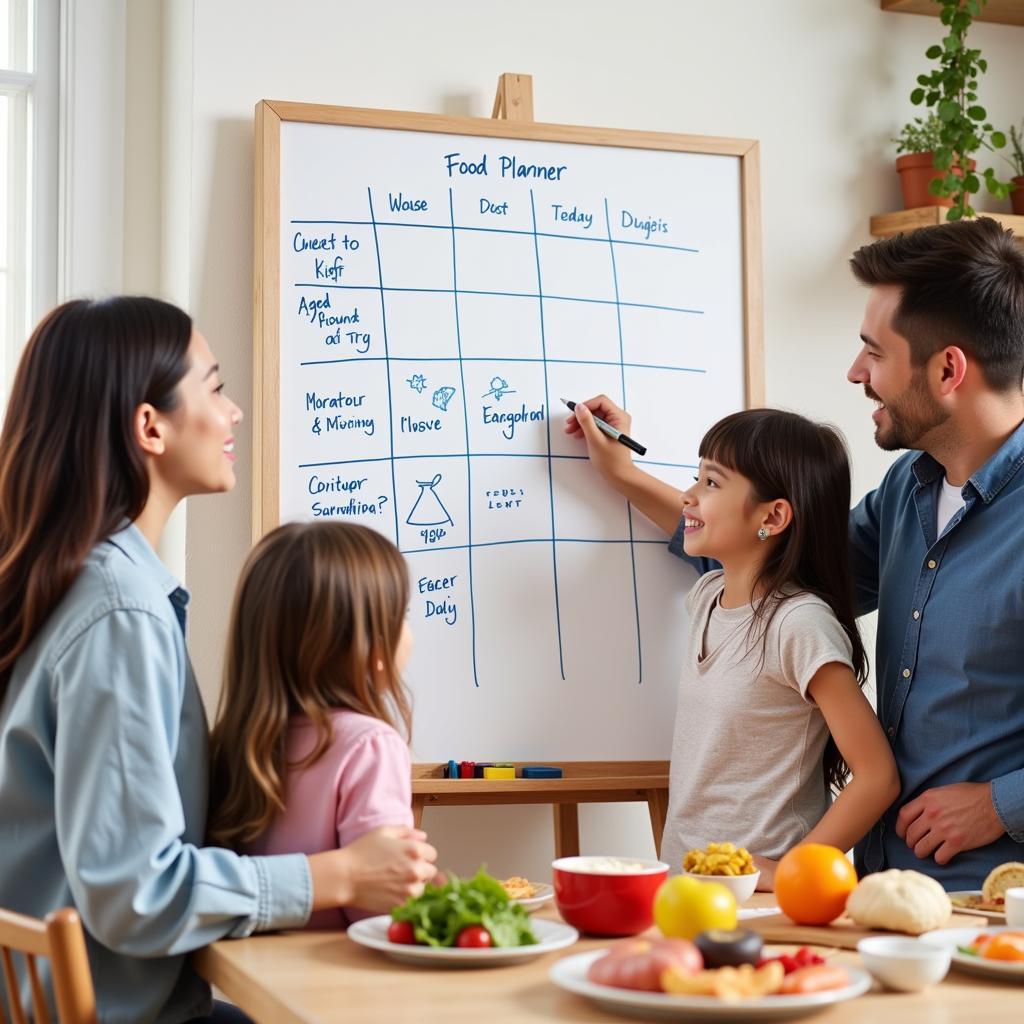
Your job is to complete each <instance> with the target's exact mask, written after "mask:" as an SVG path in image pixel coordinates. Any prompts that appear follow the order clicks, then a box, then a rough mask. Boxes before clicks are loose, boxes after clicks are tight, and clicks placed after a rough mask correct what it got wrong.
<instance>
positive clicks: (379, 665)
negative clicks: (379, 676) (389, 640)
mask: <svg viewBox="0 0 1024 1024" xmlns="http://www.w3.org/2000/svg"><path fill="white" fill-rule="evenodd" d="M377 671H378V672H383V671H384V662H383V661H381V660H380V658H378V659H377Z"/></svg>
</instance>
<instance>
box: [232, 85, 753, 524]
mask: <svg viewBox="0 0 1024 1024" xmlns="http://www.w3.org/2000/svg"><path fill="white" fill-rule="evenodd" d="M282 121H298V122H302V123H305V124H332V125H347V126H350V127H357V128H389V129H392V130H394V131H407V132H435V133H438V134H446V135H475V136H481V137H487V138H498V139H524V140H531V141H537V142H566V143H574V144H579V145H585V146H614V147H618V148H622V149H661V150H671V151H673V152H677V153H704V154H711V155H716V156H734V157H737V158H738V159H739V162H740V214H741V244H742V266H743V341H744V344H743V354H744V365H745V368H746V372H745V380H744V397H745V401H746V406H747V407H748V408H749V407H751V406H758V405H762V404H763V403H764V321H763V314H762V298H763V291H762V282H761V186H760V155H759V149H758V144H757V142H756V141H754V140H752V139H724V138H717V137H714V136H709V135H676V134H672V133H669V132H642V131H632V130H629V129H625V128H581V127H578V126H575V125H563V124H543V123H539V122H536V121H506V120H499V119H492V118H482V117H446V116H443V115H439V114H415V113H409V112H407V111H400V110H372V109H367V108H362V107H333V106H324V105H322V104H316V103H288V102H282V101H280V100H261V101H260V102H259V103H257V104H256V133H255V158H256V173H255V181H254V189H253V193H254V200H255V217H254V225H255V240H254V246H253V359H252V384H253V398H252V539H253V541H256V540H258V539H259V538H260V537H262V536H263V534H264V533H266V532H267V531H268V530H271V529H273V528H274V527H275V526H277V525H278V524H279V521H280V503H281V501H280V479H281V475H280V455H281V452H280V443H281V434H280V427H281V424H280V414H279V409H280V405H279V399H280V394H279V382H280V369H281V351H280V341H281V339H280V322H281V319H280V299H281V296H280V271H281V248H280V242H281V239H280V227H281V122H282Z"/></svg>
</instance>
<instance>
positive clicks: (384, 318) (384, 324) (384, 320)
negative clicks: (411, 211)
mask: <svg viewBox="0 0 1024 1024" xmlns="http://www.w3.org/2000/svg"><path fill="white" fill-rule="evenodd" d="M366 198H367V201H368V202H369V204H370V217H371V218H372V217H373V193H372V192H371V191H370V189H369V187H368V188H367V189H366ZM371 223H372V221H371ZM373 247H374V249H375V250H376V255H377V284H378V287H379V291H380V323H381V329H382V330H383V332H384V357H385V362H384V372H385V373H386V374H387V381H388V423H389V427H390V424H392V423H394V420H395V416H394V411H393V409H392V408H391V362H390V360H388V359H387V355H388V313H387V303H385V301H384V278H383V277H382V276H381V269H380V242H379V241H378V239H377V225H376V223H374V224H373ZM388 443H389V444H390V446H391V493H392V494H395V493H396V492H397V489H398V488H397V485H396V484H395V462H394V458H395V432H394V430H393V429H389V430H388ZM391 504H392V505H393V507H394V514H395V545H396V546H401V537H399V535H398V502H397V501H392V503H391Z"/></svg>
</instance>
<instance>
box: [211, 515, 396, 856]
mask: <svg viewBox="0 0 1024 1024" xmlns="http://www.w3.org/2000/svg"><path fill="white" fill-rule="evenodd" d="M408 603H409V576H408V571H407V569H406V565H405V562H404V560H403V559H402V556H401V554H400V553H399V551H398V549H397V548H396V547H395V546H394V544H392V543H391V542H390V541H389V540H387V539H386V538H384V537H382V536H381V535H380V534H379V533H377V532H376V531H374V530H371V529H368V528H367V527H365V526H358V525H355V524H349V523H291V524H289V525H287V526H281V527H279V528H278V529H276V530H274V531H273V532H272V533H269V534H267V536H266V537H264V538H263V539H262V540H261V541H260V542H259V544H257V545H256V547H255V548H254V549H253V551H252V553H251V554H250V555H249V558H248V561H247V562H246V564H245V567H244V568H243V569H242V576H241V579H240V580H239V583H238V591H237V593H236V595H235V603H234V608H233V610H232V615H231V630H230V635H229V639H228V651H227V661H226V664H225V668H224V684H223V688H222V689H221V694H220V701H219V704H218V707H217V721H216V724H215V725H214V727H213V733H212V736H211V742H210V767H211V792H210V824H209V830H208V834H209V841H210V842H211V843H213V844H215V845H218V846H227V847H232V848H238V847H239V846H241V845H243V844H244V843H247V842H250V841H251V840H253V839H255V838H256V837H257V836H259V835H260V834H261V833H262V832H264V831H265V830H266V829H267V827H268V826H269V825H270V824H271V822H272V821H273V820H274V818H275V816H276V815H277V814H278V813H280V812H281V811H283V810H284V806H285V803H284V798H285V786H286V781H287V773H288V770H289V769H290V768H306V767H309V765H311V764H314V763H315V762H316V761H317V760H318V759H319V758H320V757H322V756H323V754H324V752H325V751H326V750H327V748H328V746H329V745H330V743H331V738H332V728H331V719H330V712H331V711H332V710H334V709H338V708H348V709H350V710H352V711H358V712H360V713H362V714H364V715H372V716H373V717H374V718H380V719H382V720H383V721H385V722H388V723H389V724H391V725H397V721H399V720H400V721H401V724H402V725H403V726H404V729H405V732H406V735H407V736H408V735H409V733H410V730H411V710H410V703H409V696H408V693H407V691H406V689H405V686H404V684H403V683H402V680H401V677H400V675H399V673H398V670H397V669H396V667H395V663H394V656H395V650H396V648H397V646H398V642H399V638H400V637H401V634H402V622H403V619H404V616H405V612H406V608H407V606H408ZM378 664H381V665H382V666H383V667H382V668H379V667H378ZM295 714H304V715H307V716H308V717H309V719H310V720H311V721H312V722H313V724H314V726H315V727H316V732H317V740H316V744H315V745H314V747H313V749H312V751H310V753H309V756H308V757H306V758H304V759H303V760H302V761H301V762H299V763H298V764H287V763H286V759H285V754H286V741H287V729H288V719H289V716H291V715H295Z"/></svg>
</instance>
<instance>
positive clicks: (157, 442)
mask: <svg viewBox="0 0 1024 1024" xmlns="http://www.w3.org/2000/svg"><path fill="white" fill-rule="evenodd" d="M134 426H135V442H136V444H138V446H139V447H140V448H141V449H142V451H143V452H144V453H145V454H146V455H163V453H164V452H165V451H166V450H167V437H166V431H167V423H166V421H165V420H164V418H163V417H162V416H161V415H160V413H159V412H158V411H157V408H156V406H153V405H150V404H149V402H143V403H142V405H140V406H139V407H138V408H137V409H136V410H135V424H134Z"/></svg>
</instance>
